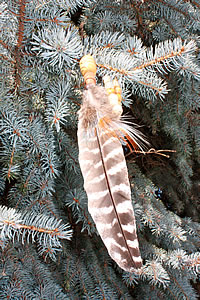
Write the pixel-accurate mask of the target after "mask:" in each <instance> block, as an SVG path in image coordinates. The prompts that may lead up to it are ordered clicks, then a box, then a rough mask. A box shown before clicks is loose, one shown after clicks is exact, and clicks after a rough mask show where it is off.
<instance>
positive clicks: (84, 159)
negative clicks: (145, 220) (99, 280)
mask: <svg viewBox="0 0 200 300" xmlns="http://www.w3.org/2000/svg"><path fill="white" fill-rule="evenodd" d="M125 135H131V139H133V138H134V136H135V137H136V141H135V144H136V145H138V140H137V139H143V138H142V137H141V136H140V135H139V133H138V131H137V130H135V129H133V130H132V129H131V128H130V127H129V126H128V125H127V124H126V125H125V124H124V123H123V122H122V121H121V120H120V118H119V116H118V115H116V114H115V112H114V111H113V110H112V108H111V107H110V104H109V101H108V96H107V94H106V92H105V89H104V88H102V87H100V86H94V85H90V86H88V89H87V90H86V91H85V92H84V96H83V104H82V107H81V109H80V111H79V124H78V143H79V162H80V167H81V170H82V173H83V177H84V188H85V190H86V193H87V196H88V208H89V212H90V214H91V216H92V218H93V220H94V222H95V224H96V227H97V230H98V232H99V234H100V236H101V238H102V240H103V242H104V244H105V246H106V247H107V250H108V252H109V254H110V256H111V257H112V258H113V260H115V261H116V263H117V264H118V265H119V266H120V267H121V268H122V269H124V270H126V271H129V272H133V271H134V269H137V268H140V267H141V266H142V260H141V257H140V251H139V245H138V239H137V234H136V223H135V217H134V211H133V207H132V202H131V190H130V184H129V179H128V172H127V167H126V162H125V158H124V153H123V149H122V145H121V142H120V140H121V139H122V138H123V137H124V136H125Z"/></svg>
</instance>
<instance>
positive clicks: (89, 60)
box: [80, 54, 97, 76]
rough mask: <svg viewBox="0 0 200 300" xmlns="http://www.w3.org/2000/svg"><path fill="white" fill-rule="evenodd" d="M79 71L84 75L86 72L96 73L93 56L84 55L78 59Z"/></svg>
mask: <svg viewBox="0 0 200 300" xmlns="http://www.w3.org/2000/svg"><path fill="white" fill-rule="evenodd" d="M80 69H81V73H82V75H83V76H84V75H85V74H86V73H87V72H91V73H93V74H94V76H95V75H96V71H97V67H96V63H95V60H94V58H93V57H92V56H91V55H89V54H88V55H85V56H83V57H82V58H81V60H80Z"/></svg>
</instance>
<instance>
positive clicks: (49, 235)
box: [0, 206, 72, 248]
mask: <svg viewBox="0 0 200 300" xmlns="http://www.w3.org/2000/svg"><path fill="white" fill-rule="evenodd" d="M0 219H1V220H0V226H1V239H2V240H6V239H12V240H13V242H14V240H15V238H16V239H17V240H21V241H22V243H25V242H29V241H30V238H31V240H32V242H34V241H35V240H36V239H38V240H39V242H40V244H41V245H43V247H44V248H49V247H55V248H60V247H61V243H60V241H59V239H67V240H70V239H71V236H72V230H71V229H69V225H67V224H61V222H62V220H57V219H56V218H55V217H48V216H45V215H36V214H34V213H33V212H25V213H21V212H19V211H17V210H15V209H14V208H7V207H5V206H1V207H0Z"/></svg>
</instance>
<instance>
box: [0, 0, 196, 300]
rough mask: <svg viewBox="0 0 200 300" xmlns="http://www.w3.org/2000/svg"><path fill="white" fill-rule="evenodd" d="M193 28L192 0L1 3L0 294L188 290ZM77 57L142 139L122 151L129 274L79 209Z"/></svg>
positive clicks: (105, 295)
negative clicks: (113, 82)
mask: <svg viewBox="0 0 200 300" xmlns="http://www.w3.org/2000/svg"><path fill="white" fill-rule="evenodd" d="M199 32H200V1H199V0H195V1H194V0H190V1H187V0H155V1H153V0H143V1H140V0H126V1H123V0H113V1H108V0H100V1H95V0H48V1H47V0H1V1H0V53H1V55H0V59H1V64H0V74H1V76H0V200H1V203H0V204H1V207H0V230H1V231H0V232H1V236H0V257H1V262H0V274H1V276H0V299H17V300H18V299H43V300H44V299H105V300H108V299H140V300H141V299H142V300H145V299H154V300H155V299H167V300H169V299H188V300H193V299H198V291H199V283H198V278H199V277H198V276H199V273H200V252H199V246H200V225H199V212H200V210H199V192H200V188H199V187H200V181H199V175H200V154H199V148H200V124H199V108H200V97H199V95H200V88H199V87H200V85H199V80H200V67H199V59H200V54H199ZM85 54H91V55H92V56H93V57H94V59H95V61H96V64H97V77H96V78H97V83H98V84H100V85H103V81H102V78H103V76H104V75H109V76H110V77H111V78H113V79H114V78H115V77H116V78H117V79H118V81H119V83H120V86H121V88H122V103H123V110H124V114H127V115H129V120H130V121H131V122H132V123H135V124H137V125H138V126H139V130H140V131H141V132H143V133H144V134H145V136H146V138H147V140H148V141H149V143H150V146H149V148H148V149H147V150H146V152H145V153H143V152H142V151H138V150H134V149H129V148H127V147H124V153H125V156H126V161H127V165H128V170H129V179H130V183H131V189H132V202H133V208H134V211H135V215H136V221H137V232H138V239H139V244H140V250H141V255H142V259H143V263H144V265H143V267H142V270H141V273H140V274H135V273H129V272H125V271H123V270H122V269H120V268H119V267H118V266H117V265H116V264H115V262H114V261H113V260H112V259H111V258H110V257H109V255H108V253H107V250H106V248H105V246H104V244H103V242H102V240H101V238H100V237H99V235H98V232H97V230H96V227H95V224H94V222H93V220H92V218H91V216H90V214H89V212H88V208H87V195H86V193H85V191H84V188H83V178H82V174H81V171H80V167H79V162H78V144H77V120H78V117H77V112H78V111H79V109H80V105H81V103H82V92H83V90H84V81H83V77H82V75H81V72H80V67H79V61H80V59H81V57H83V56H84V55H85ZM134 126H135V125H134Z"/></svg>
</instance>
